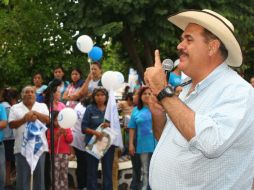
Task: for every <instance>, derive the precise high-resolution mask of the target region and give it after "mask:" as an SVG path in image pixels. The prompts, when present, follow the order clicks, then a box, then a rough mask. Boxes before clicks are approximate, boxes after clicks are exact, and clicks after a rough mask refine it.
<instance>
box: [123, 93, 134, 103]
mask: <svg viewBox="0 0 254 190" xmlns="http://www.w3.org/2000/svg"><path fill="white" fill-rule="evenodd" d="M128 99H129V100H131V101H133V93H132V92H129V93H127V94H126V96H125V97H124V100H128Z"/></svg>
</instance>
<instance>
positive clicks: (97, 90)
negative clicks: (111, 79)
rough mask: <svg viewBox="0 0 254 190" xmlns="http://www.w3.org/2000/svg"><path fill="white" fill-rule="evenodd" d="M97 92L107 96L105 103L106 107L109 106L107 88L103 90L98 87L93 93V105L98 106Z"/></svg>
mask: <svg viewBox="0 0 254 190" xmlns="http://www.w3.org/2000/svg"><path fill="white" fill-rule="evenodd" d="M97 92H102V93H103V94H105V96H106V101H105V105H107V102H108V91H107V90H106V88H103V87H97V88H95V89H94V90H93V93H92V101H91V102H92V104H94V105H97V104H96V102H95V96H96V94H97Z"/></svg>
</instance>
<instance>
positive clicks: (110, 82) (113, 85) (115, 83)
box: [101, 71, 124, 90]
mask: <svg viewBox="0 0 254 190" xmlns="http://www.w3.org/2000/svg"><path fill="white" fill-rule="evenodd" d="M101 82H102V85H103V87H104V88H106V89H107V90H110V89H112V90H117V89H118V88H120V87H121V85H122V84H123V82H124V77H123V74H122V73H120V72H118V71H107V72H105V73H104V74H103V75H102V77H101Z"/></svg>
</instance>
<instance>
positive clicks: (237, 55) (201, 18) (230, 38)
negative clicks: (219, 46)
mask: <svg viewBox="0 0 254 190" xmlns="http://www.w3.org/2000/svg"><path fill="white" fill-rule="evenodd" d="M168 20H169V21H170V22H171V23H173V24H174V25H176V26H177V27H179V28H180V29H182V30H185V28H186V27H187V25H188V24H190V23H194V24H198V25H200V26H202V27H204V28H206V29H207V30H209V31H210V32H212V33H213V34H214V35H216V36H217V37H218V38H219V39H220V40H221V41H222V43H223V44H224V45H225V47H226V49H227V50H228V57H227V59H226V60H225V62H226V63H227V64H228V65H229V66H232V67H239V66H241V64H242V60H243V57H242V51H241V48H240V45H239V43H238V41H237V39H236V37H235V36H234V33H233V31H232V30H231V29H230V28H229V27H228V26H227V25H226V24H225V23H224V22H223V20H221V19H220V18H219V17H217V16H215V15H213V14H211V13H209V12H206V11H198V10H188V11H184V12H180V13H178V14H176V15H173V16H170V17H169V18H168Z"/></svg>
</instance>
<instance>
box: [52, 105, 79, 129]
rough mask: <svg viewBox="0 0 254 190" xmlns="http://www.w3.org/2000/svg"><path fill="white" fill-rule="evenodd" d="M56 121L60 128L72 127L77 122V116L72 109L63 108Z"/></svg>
mask: <svg viewBox="0 0 254 190" xmlns="http://www.w3.org/2000/svg"><path fill="white" fill-rule="evenodd" d="M57 121H58V123H59V125H60V126H61V127H62V128H71V127H74V125H75V123H76V121H77V114H76V112H75V111H74V110H73V109H72V108H64V109H62V110H61V111H60V112H59V114H58V116H57Z"/></svg>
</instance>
